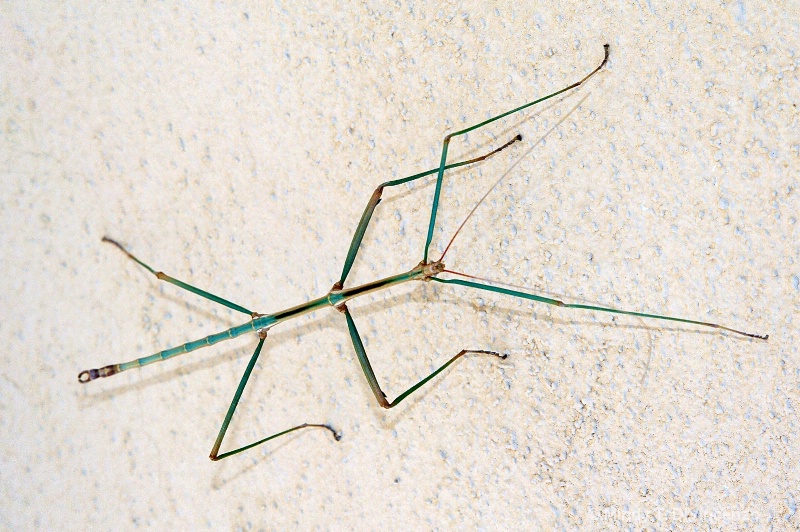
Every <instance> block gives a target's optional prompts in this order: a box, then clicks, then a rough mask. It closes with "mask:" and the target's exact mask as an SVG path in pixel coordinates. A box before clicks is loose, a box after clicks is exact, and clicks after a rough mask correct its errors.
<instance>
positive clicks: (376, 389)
mask: <svg viewBox="0 0 800 532" xmlns="http://www.w3.org/2000/svg"><path fill="white" fill-rule="evenodd" d="M604 50H605V55H604V58H603V61H602V62H601V63H600V65H599V66H598V67H597V68H595V69H594V70H593V71H592V72H590V73H589V74H588V75H587V76H586V77H584V78H583V79H582V80H580V81H578V82H577V83H574V84H572V85H570V86H569V87H566V88H564V89H561V90H560V91H557V92H555V93H553V94H550V95H548V96H545V97H543V98H539V99H537V100H534V101H532V102H529V103H526V104H524V105H522V106H520V107H517V108H515V109H512V110H510V111H507V112H505V113H502V114H500V115H498V116H495V117H493V118H490V119H488V120H485V121H483V122H481V123H479V124H476V125H474V126H472V127H469V128H467V129H463V130H461V131H457V132H455V133H451V134H449V135H447V136H446V137H445V138H444V141H443V145H442V156H441V161H440V163H439V166H438V168H435V169H433V170H429V171H427V172H422V173H419V174H415V175H412V176H409V177H405V178H402V179H396V180H393V181H387V182H385V183H383V184H381V185H380V186H379V187H378V188H377V189H375V192H374V193H373V194H372V197H371V198H370V200H369V203H368V204H367V207H366V208H365V209H364V213H363V214H362V216H361V220H360V221H359V223H358V227H357V228H356V231H355V234H354V235H353V240H352V242H351V244H350V248H349V250H348V253H347V257H346V259H345V263H344V268H343V269H342V275H341V278H340V279H339V281H337V282H336V283H335V284H334V285H333V287H332V288H331V290H330V291H329V292H328V293H327V294H325V295H324V296H322V297H319V298H317V299H313V300H311V301H309V302H307V303H303V304H301V305H297V306H295V307H292V308H289V309H286V310H282V311H280V312H276V313H274V314H262V313H259V312H254V311H252V310H249V309H247V308H245V307H243V306H241V305H238V304H236V303H233V302H231V301H228V300H226V299H223V298H221V297H219V296H216V295H214V294H211V293H209V292H206V291H205V290H201V289H199V288H196V287H194V286H191V285H189V284H187V283H184V282H183V281H179V280H178V279H175V278H172V277H170V276H168V275H166V274H164V273H162V272H160V271H156V270H154V269H153V268H151V267H150V266H148V265H147V264H145V263H144V262H142V261H140V260H139V259H138V258H136V257H135V256H134V255H132V254H131V253H129V252H128V251H127V250H126V249H125V248H124V247H123V246H122V245H121V244H119V243H118V242H116V241H115V240H113V239H111V238H108V237H103V241H105V242H108V243H110V244H113V245H114V246H116V247H118V248H119V249H120V250H122V251H123V252H124V253H125V254H126V255H127V256H128V257H129V258H131V259H132V260H134V261H135V262H137V263H138V264H139V265H141V266H142V267H144V268H146V269H147V270H148V271H150V273H152V274H154V275H155V276H156V277H157V278H158V279H160V280H163V281H167V282H169V283H172V284H174V285H176V286H178V287H180V288H183V289H185V290H188V291H190V292H193V293H195V294H197V295H199V296H202V297H204V298H206V299H209V300H211V301H214V302H216V303H219V304H221V305H224V306H226V307H228V308H230V309H233V310H236V311H238V312H242V313H244V314H247V315H248V316H249V317H250V321H248V322H247V323H244V324H242V325H238V326H236V327H231V328H230V329H228V330H226V331H222V332H220V333H217V334H212V335H210V336H207V337H205V338H201V339H199V340H195V341H193V342H188V343H186V344H183V345H181V346H178V347H173V348H171V349H167V350H164V351H161V352H159V353H156V354H154V355H150V356H147V357H143V358H139V359H137V360H133V361H130V362H125V363H121V364H112V365H110V366H105V367H102V368H99V369H90V370H86V371H82V372H80V373H79V374H78V380H79V381H80V382H82V383H86V382H89V381H92V380H95V379H98V378H100V377H109V376H111V375H114V374H117V373H120V372H122V371H126V370H129V369H132V368H138V367H141V366H145V365H147V364H152V363H154V362H160V361H162V360H167V359H170V358H172V357H175V356H178V355H181V354H183V353H188V352H190V351H194V350H196V349H199V348H201V347H205V346H209V345H213V344H216V343H218V342H221V341H224V340H229V339H231V338H236V337H238V336H242V335H244V334H247V333H251V332H255V333H257V334H258V336H259V342H258V345H257V346H256V349H255V352H254V353H253V355H252V357H251V358H250V361H249V363H248V365H247V368H246V369H245V372H244V375H243V376H242V379H241V381H240V382H239V386H238V387H237V389H236V392H235V394H234V396H233V400H232V401H231V404H230V406H229V408H228V412H227V414H226V415H225V419H224V421H223V422H222V426H221V428H220V431H219V434H218V435H217V439H216V441H215V442H214V446H213V448H212V450H211V454H210V458H211V459H212V460H219V459H222V458H225V457H228V456H231V455H234V454H237V453H240V452H242V451H245V450H247V449H250V448H252V447H255V446H256V445H260V444H262V443H264V442H267V441H269V440H272V439H275V438H277V437H279V436H283V435H284V434H288V433H290V432H294V431H296V430H300V429H303V428H308V427H316V428H323V429H327V430H328V431H330V432H331V434H333V436H334V438H336V439H337V440H338V439H340V434H339V433H338V432H337V431H336V430H335V429H333V428H332V427H331V426H329V425H325V424H312V423H304V424H302V425H298V426H296V427H292V428H290V429H288V430H284V431H282V432H278V433H276V434H273V435H271V436H268V437H266V438H263V439H261V440H259V441H256V442H254V443H251V444H249V445H245V446H244V447H240V448H238V449H234V450H232V451H227V452H224V453H220V446H221V445H222V440H223V439H224V437H225V433H226V432H227V430H228V426H229V425H230V422H231V419H232V418H233V414H234V412H235V411H236V407H237V405H238V404H239V399H240V398H241V396H242V392H243V391H244V388H245V386H246V384H247V381H248V379H249V378H250V374H251V373H252V371H253V368H254V367H255V364H256V361H257V360H258V357H259V355H260V354H261V349H262V347H263V346H264V341H265V340H266V338H267V332H268V331H269V330H270V329H271V328H272V327H274V326H276V325H278V324H280V323H282V322H284V321H287V320H290V319H292V318H295V317H297V316H301V315H303V314H307V313H309V312H313V311H315V310H319V309H322V308H325V307H334V308H335V309H336V310H338V311H340V312H342V313H343V314H344V316H345V319H346V321H347V328H348V330H349V333H350V336H351V339H352V341H353V347H354V348H355V351H356V355H357V356H358V360H359V362H360V364H361V369H362V370H363V372H364V375H365V376H366V378H367V382H368V383H369V386H370V388H371V389H372V392H373V394H374V395H375V399H376V400H377V401H378V404H380V405H381V406H382V407H383V408H392V407H394V406H397V405H398V404H399V403H400V402H401V401H403V400H404V399H405V398H406V397H408V396H409V395H411V394H412V393H414V392H415V391H416V390H418V389H419V388H420V387H422V386H423V385H425V383H427V382H428V381H430V380H431V379H432V378H434V377H435V376H436V375H438V374H439V373H441V372H442V371H444V370H445V369H446V368H447V367H448V366H449V365H450V364H452V363H453V362H455V361H456V360H457V359H458V358H460V357H462V356H463V355H465V354H468V353H472V354H484V355H491V356H495V357H499V358H505V357H506V355H501V354H500V353H496V352H494V351H485V350H473V349H464V350H462V351H460V352H459V353H457V354H456V355H455V356H453V357H452V358H451V359H450V360H448V361H447V362H446V363H445V364H443V365H442V366H441V367H439V368H438V369H436V370H435V371H433V372H432V373H431V374H430V375H428V376H427V377H425V378H424V379H422V380H421V381H419V382H418V383H416V384H415V385H413V386H411V387H410V388H409V389H408V390H406V391H405V392H403V393H402V394H400V395H399V396H397V398H395V399H394V400H393V401H389V400H388V398H387V397H386V395H385V394H384V393H383V390H382V389H381V387H380V385H379V384H378V380H377V378H376V376H375V373H374V371H373V370H372V366H371V365H370V362H369V358H368V357H367V353H366V351H365V349H364V344H363V342H362V341H361V336H360V335H359V333H358V329H357V328H356V324H355V322H354V321H353V318H352V316H351V314H350V311H349V310H348V308H347V302H348V301H350V300H351V299H353V298H356V297H359V296H362V295H364V294H368V293H371V292H375V291H378V290H382V289H385V288H389V287H391V286H395V285H398V284H402V283H406V282H409V281H426V282H430V281H433V282H438V283H443V284H456V285H461V286H466V287H470V288H475V289H478V290H487V291H491V292H496V293H500V294H506V295H510V296H514V297H519V298H523V299H528V300H531V301H536V302H539V303H545V304H548V305H555V306H559V307H563V308H573V309H584V310H594V311H600V312H610V313H615V314H626V315H630V316H639V317H643V318H653V319H659V320H669V321H675V322H682V323H690V324H694V325H702V326H705V327H713V328H716V329H722V330H726V331H729V332H732V333H736V334H740V335H744V336H748V337H751V338H758V339H763V340H766V339H767V336H759V335H756V334H750V333H745V332H742V331H738V330H735V329H731V328H729V327H724V326H722V325H718V324H715V323H707V322H701V321H696V320H690V319H684V318H677V317H672V316H663V315H657V314H646V313H641V312H633V311H627V310H619V309H613V308H607V307H599V306H593V305H583V304H570V303H565V302H563V301H560V300H557V299H551V298H547V297H542V296H538V295H535V294H531V293H529V292H527V291H524V290H520V289H517V288H510V287H501V286H495V285H492V284H486V283H485V282H479V281H486V280H484V279H480V278H476V277H473V276H470V275H467V274H464V273H460V272H456V271H451V270H447V269H446V268H445V264H444V262H443V260H444V256H445V255H446V254H447V250H448V249H449V247H450V246H449V244H448V246H447V247H446V248H445V251H444V253H443V254H442V256H441V257H440V258H439V259H438V260H430V259H429V253H428V252H429V248H430V244H431V240H432V239H433V232H434V227H435V224H436V213H437V210H438V206H439V197H440V193H441V188H442V179H443V176H444V171H445V170H449V169H452V168H458V167H460V166H465V165H470V164H475V163H478V162H480V161H483V160H485V159H487V158H489V157H491V156H492V155H494V154H496V153H497V152H499V151H501V150H504V149H505V148H507V147H509V146H511V145H512V144H514V143H516V142H518V141H520V140H522V137H521V136H520V135H517V136H516V137H514V138H513V139H511V140H510V141H509V142H507V143H506V144H504V145H502V146H500V147H499V148H496V149H495V150H493V151H491V152H489V153H487V154H485V155H482V156H480V157H477V158H474V159H470V160H466V161H460V162H456V163H451V164H447V150H448V146H449V144H450V140H451V139H452V138H453V137H456V136H459V135H464V134H466V133H468V132H470V131H473V130H475V129H478V128H480V127H483V126H485V125H487V124H489V123H491V122H494V121H496V120H498V119H500V118H503V117H506V116H508V115H510V114H513V113H516V112H518V111H521V110H523V109H526V108H528V107H531V106H533V105H535V104H537V103H539V102H542V101H544V100H547V99H550V98H553V97H554V96H557V95H559V94H562V93H564V92H567V91H569V90H571V89H574V88H577V87H579V86H580V85H581V84H583V83H584V82H585V81H586V80H588V79H589V78H590V77H592V76H593V75H594V74H595V73H597V72H598V71H599V70H600V69H602V68H603V66H604V65H605V64H606V61H608V50H609V47H608V45H605V46H604ZM433 174H436V176H437V177H436V188H435V191H434V196H433V205H432V208H431V216H430V223H429V225H428V234H427V239H426V241H425V249H424V251H423V256H422V261H421V262H420V263H419V264H418V265H417V266H415V267H414V268H412V269H410V270H408V271H407V272H403V273H399V274H397V275H393V276H390V277H386V278H384V279H380V280H377V281H373V282H371V283H366V284H363V285H360V286H356V287H351V288H346V287H345V286H344V284H345V280H346V279H347V276H348V274H349V273H350V269H351V268H352V266H353V262H354V261H355V258H356V254H357V253H358V250H359V248H360V246H361V241H362V240H363V238H364V234H365V232H366V230H367V226H368V225H369V222H370V219H371V217H372V214H373V212H374V211H375V208H376V207H377V206H378V203H380V201H381V195H382V194H383V190H384V189H385V188H387V187H394V186H397V185H401V184H403V183H408V182H411V181H415V180H417V179H421V178H424V177H426V176H430V175H433ZM484 197H485V196H484ZM462 227H463V224H462ZM457 234H458V231H456V235H457ZM453 239H455V236H453ZM450 243H452V240H451V241H450ZM443 273H447V274H451V275H454V276H456V277H460V278H443V277H440V275H441V274H443Z"/></svg>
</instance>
